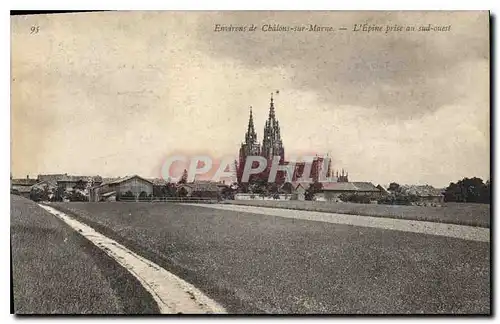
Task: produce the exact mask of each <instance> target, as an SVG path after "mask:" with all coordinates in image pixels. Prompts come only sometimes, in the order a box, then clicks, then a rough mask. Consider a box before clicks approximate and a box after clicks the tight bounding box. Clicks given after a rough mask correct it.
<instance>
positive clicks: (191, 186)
mask: <svg viewBox="0 0 500 324" xmlns="http://www.w3.org/2000/svg"><path fill="white" fill-rule="evenodd" d="M224 186H225V185H221V184H220V183H217V182H212V181H195V182H192V183H185V184H181V185H179V187H178V188H177V190H178V191H179V190H181V188H183V189H184V190H185V191H186V193H187V197H201V198H217V197H218V196H219V193H220V191H221V190H222V188H223V187H224Z"/></svg>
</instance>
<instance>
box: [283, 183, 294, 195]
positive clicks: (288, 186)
mask: <svg viewBox="0 0 500 324" xmlns="http://www.w3.org/2000/svg"><path fill="white" fill-rule="evenodd" d="M281 191H283V193H285V194H291V193H292V192H293V185H292V184H291V183H290V182H285V183H284V184H283V187H281Z"/></svg>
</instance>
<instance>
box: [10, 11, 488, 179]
mask: <svg viewBox="0 0 500 324" xmlns="http://www.w3.org/2000/svg"><path fill="white" fill-rule="evenodd" d="M365 23H366V24H367V25H370V26H373V25H377V26H382V27H383V28H384V29H383V31H382V32H363V31H354V25H355V24H356V25H357V26H358V27H359V26H362V25H363V24H365ZM216 24H220V25H222V26H230V25H232V26H250V25H252V24H253V25H255V26H257V29H256V30H255V31H254V32H215V31H214V28H215V25H216ZM278 24H279V25H281V26H306V27H308V26H309V24H316V25H318V26H331V27H333V28H334V29H335V31H333V32H309V31H304V32H272V31H267V32H266V31H263V30H262V29H261V28H262V26H263V25H271V26H272V25H278ZM429 24H431V25H432V27H434V26H450V28H449V31H427V32H418V31H414V32H411V31H406V30H405V27H406V26H414V27H416V29H417V30H418V27H419V26H428V25H429ZM387 25H389V26H403V29H404V31H401V32H389V33H385V26H387ZM33 26H37V27H38V28H37V31H36V32H33V31H32V27H33ZM341 27H345V28H346V29H347V30H344V31H340V30H338V29H339V28H341ZM358 29H359V28H358ZM489 69H490V67H489V16H488V12H321V11H320V12H297V11H296V12H293V11H290V12H277V11H274V12H272V11H269V12H265V11H261V12H256V11H253V12H230V11H226V12H201V11H200V12H196V11H191V12H100V13H74V14H52V15H33V16H13V17H11V159H12V161H11V171H12V175H13V176H14V177H25V176H26V175H30V176H33V177H35V176H36V175H37V174H46V173H68V174H76V175H94V174H99V175H101V176H105V177H110V176H124V175H131V174H139V175H142V176H145V177H160V176H161V167H162V164H163V163H164V161H165V160H166V159H167V158H168V157H169V156H172V155H174V154H186V155H190V156H192V155H202V154H206V155H209V156H211V157H213V158H214V159H222V158H223V157H228V156H229V157H234V158H236V157H237V154H238V150H239V146H240V144H241V142H242V141H243V139H244V136H245V131H246V128H247V124H248V114H249V107H250V106H252V107H253V116H254V122H255V126H256V131H257V135H258V138H259V139H260V141H262V136H263V129H264V123H265V120H266V119H267V116H268V111H269V97H270V93H271V92H276V90H279V94H275V96H274V99H275V108H276V116H277V118H278V120H279V123H280V127H281V136H282V139H283V143H284V146H285V154H286V156H287V157H290V156H294V155H295V156H297V155H299V156H300V154H303V153H304V152H306V153H317V154H326V153H329V155H330V156H331V158H332V164H333V168H335V169H341V168H344V169H346V170H347V171H348V172H349V178H350V180H351V181H370V182H373V183H374V184H379V183H380V184H388V183H389V182H393V181H395V182H398V183H401V184H430V185H434V186H437V187H445V186H447V185H448V184H449V183H450V182H456V181H457V180H459V179H462V178H464V177H473V176H478V177H481V178H483V179H485V180H486V179H488V178H489V176H490V173H489V169H490V164H489V160H490V142H489V138H490V134H489V127H490V126H489V125H490V100H489Z"/></svg>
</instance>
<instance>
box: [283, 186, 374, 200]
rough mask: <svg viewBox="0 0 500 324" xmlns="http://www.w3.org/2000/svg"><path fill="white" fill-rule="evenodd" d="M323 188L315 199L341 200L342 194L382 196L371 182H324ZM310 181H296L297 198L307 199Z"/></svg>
mask: <svg viewBox="0 0 500 324" xmlns="http://www.w3.org/2000/svg"><path fill="white" fill-rule="evenodd" d="M322 185H323V188H322V189H321V191H320V192H318V193H316V194H315V195H314V198H315V200H321V201H340V195H342V194H356V195H374V196H380V194H381V192H380V190H379V189H378V188H377V187H375V186H374V185H373V184H372V183H371V182H323V183H322ZM309 186H310V183H307V182H306V183H295V184H294V185H293V187H294V193H293V198H292V199H294V200H295V199H296V200H305V193H306V190H307V189H308V188H309Z"/></svg>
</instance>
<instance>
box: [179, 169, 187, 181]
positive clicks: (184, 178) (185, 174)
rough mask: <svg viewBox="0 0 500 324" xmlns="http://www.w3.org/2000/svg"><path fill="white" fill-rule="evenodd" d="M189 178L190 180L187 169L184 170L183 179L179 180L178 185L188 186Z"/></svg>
mask: <svg viewBox="0 0 500 324" xmlns="http://www.w3.org/2000/svg"><path fill="white" fill-rule="evenodd" d="M187 178H188V172H187V170H186V169H184V171H183V172H182V177H181V179H180V180H179V182H177V183H178V184H186V183H187Z"/></svg>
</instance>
